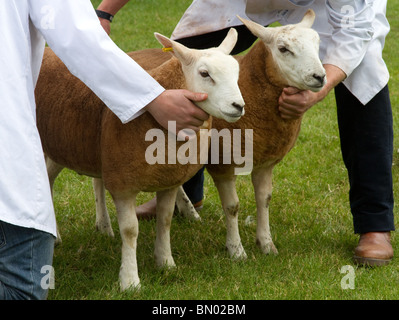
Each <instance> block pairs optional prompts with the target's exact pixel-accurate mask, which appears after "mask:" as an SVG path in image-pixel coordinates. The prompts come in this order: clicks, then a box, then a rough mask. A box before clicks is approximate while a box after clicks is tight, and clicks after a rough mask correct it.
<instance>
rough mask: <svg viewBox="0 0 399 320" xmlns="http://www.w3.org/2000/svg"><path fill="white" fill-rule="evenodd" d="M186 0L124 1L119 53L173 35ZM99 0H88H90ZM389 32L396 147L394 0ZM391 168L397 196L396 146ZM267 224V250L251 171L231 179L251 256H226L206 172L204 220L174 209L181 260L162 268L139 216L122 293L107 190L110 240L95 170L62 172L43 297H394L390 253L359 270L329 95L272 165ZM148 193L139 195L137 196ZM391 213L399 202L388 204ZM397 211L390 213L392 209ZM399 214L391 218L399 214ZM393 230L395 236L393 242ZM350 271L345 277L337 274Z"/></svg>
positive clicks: (150, 230) (116, 32) (398, 61)
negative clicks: (132, 275)
mask: <svg viewBox="0 0 399 320" xmlns="http://www.w3.org/2000/svg"><path fill="white" fill-rule="evenodd" d="M190 2H191V1H189V0H184V1H171V0H163V1H155V0H146V1H144V0H131V1H130V3H129V4H128V5H127V6H126V7H125V8H124V9H123V10H122V11H121V12H120V13H118V15H117V16H116V18H115V20H114V22H113V23H112V34H111V36H112V38H113V39H114V41H115V42H116V43H117V44H118V45H119V46H120V47H121V48H122V49H123V50H125V51H132V50H138V49H143V48H148V47H159V44H158V42H156V40H155V38H154V37H153V32H155V31H156V32H160V33H162V34H165V35H170V33H171V32H172V30H173V28H174V26H175V25H176V23H177V22H178V20H179V18H180V16H181V15H182V13H183V12H184V10H185V9H186V8H187V6H188V5H189V4H190ZM98 3H99V1H98V0H96V1H94V0H93V4H94V6H96V5H97V4H98ZM388 18H389V21H390V23H391V33H390V34H389V36H388V38H387V43H386V47H385V51H384V55H385V58H386V61H387V64H388V67H389V69H390V73H391V80H390V90H391V98H392V106H393V112H394V125H395V141H394V144H395V146H394V147H395V150H398V149H399V136H398V133H399V130H398V125H399V118H398V117H399V111H398V109H397V106H398V97H399V92H398V90H399V85H398V79H399V58H398V55H397V52H398V50H399V45H398V41H397V40H396V39H397V37H398V36H399V4H398V2H396V1H389V2H388ZM393 174H394V183H395V186H394V188H395V196H396V198H397V199H399V195H398V192H399V184H398V182H399V179H398V177H399V155H398V153H397V152H395V155H394V164H393ZM273 184H274V189H273V198H272V202H271V207H270V212H271V216H270V222H271V230H272V235H273V239H274V243H275V245H276V246H277V248H278V250H279V255H276V256H274V255H270V256H265V255H263V254H261V253H260V251H259V250H258V248H257V247H256V245H255V228H256V227H255V224H249V225H246V224H245V219H246V218H247V217H248V216H254V217H255V215H256V208H255V201H254V198H253V191H252V186H251V183H250V178H249V177H248V176H244V177H241V178H240V179H238V187H237V189H238V195H239V197H240V200H241V203H240V205H241V211H240V230H241V231H240V232H241V238H242V242H243V245H244V248H245V249H246V252H247V254H248V259H247V260H246V261H239V262H237V261H232V260H231V259H229V257H228V253H227V251H226V249H225V247H224V244H225V221H224V215H223V212H222V209H221V205H220V201H219V198H218V195H217V191H216V189H215V187H214V185H213V183H212V181H211V179H210V177H209V176H208V175H206V183H205V194H206V199H205V204H204V209H203V210H202V211H201V216H202V218H203V219H202V222H190V221H187V220H185V219H183V218H180V217H176V218H174V221H173V225H172V233H171V239H172V250H173V255H174V259H175V261H176V264H177V268H176V269H173V270H158V269H157V268H156V266H155V262H154V257H153V250H154V241H155V221H145V222H140V227H139V228H140V234H139V239H138V267H139V275H140V278H141V284H142V289H141V291H140V292H124V293H122V292H120V290H119V283H118V273H119V267H120V249H121V240H120V236H119V230H118V225H117V221H116V215H115V208H114V206H113V203H112V201H111V199H110V198H108V207H109V210H110V214H111V219H112V224H113V227H114V231H115V238H109V237H107V236H104V235H101V234H99V233H98V232H96V231H95V228H94V222H95V204H94V198H93V194H92V187H91V180H90V179H89V178H87V177H83V176H79V175H77V174H75V173H73V172H71V171H68V170H64V171H63V172H62V174H61V175H60V176H59V178H58V179H57V181H56V185H55V193H54V202H55V210H56V213H57V219H58V226H59V228H60V232H61V235H62V239H63V243H62V244H61V245H60V246H58V247H56V249H55V256H54V268H55V280H56V281H55V289H54V290H50V293H49V299H51V300H58V299H84V300H89V299H167V300H180V299H254V300H258V299H259V300H263V299H278V300H279V299H290V300H291V299H306V300H311V299H328V300H332V299H345V300H346V299H398V298H399V292H398V288H399V265H398V262H397V258H395V259H394V260H393V262H392V263H391V264H390V265H388V266H386V267H382V268H375V269H372V268H358V267H356V266H354V265H353V262H352V252H353V249H354V247H355V246H356V244H357V241H358V236H357V235H355V234H354V233H353V225H352V217H351V213H350V210H349V203H348V180H347V176H346V170H345V168H344V165H343V162H342V159H341V154H340V146H339V137H338V129H337V121H336V109H335V102H334V97H333V95H330V96H329V97H327V99H325V100H324V101H323V102H322V103H320V104H318V105H317V106H315V107H313V108H312V109H311V110H310V111H308V112H307V114H306V115H305V117H304V120H303V126H302V131H301V133H300V136H299V139H298V142H297V144H296V146H295V148H294V149H293V150H292V151H291V152H290V153H289V154H288V155H287V156H286V158H285V159H284V160H283V162H282V163H281V164H279V165H278V166H277V167H276V169H275V171H274V178H273ZM152 196H153V195H152V194H141V195H140V197H139V203H142V202H144V201H146V200H148V199H150V198H151V197H152ZM397 212H398V207H397V205H396V206H395V213H397ZM396 218H397V214H396ZM396 220H397V219H396ZM397 242H398V241H397V236H396V234H393V246H394V250H396V252H399V251H398V250H399V248H398V244H397ZM347 265H349V266H351V267H353V268H354V269H353V270H354V275H355V278H354V289H343V288H342V286H341V281H342V280H343V278H344V276H346V273H341V268H342V267H343V266H347ZM344 280H345V279H344Z"/></svg>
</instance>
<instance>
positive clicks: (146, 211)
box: [136, 197, 203, 220]
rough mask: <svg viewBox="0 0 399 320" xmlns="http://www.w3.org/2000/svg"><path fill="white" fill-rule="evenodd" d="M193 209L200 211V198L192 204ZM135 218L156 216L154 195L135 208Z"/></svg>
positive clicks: (144, 218) (142, 218)
mask: <svg viewBox="0 0 399 320" xmlns="http://www.w3.org/2000/svg"><path fill="white" fill-rule="evenodd" d="M193 206H194V208H195V210H197V212H198V211H200V210H201V209H202V207H203V205H202V200H201V201H199V202H197V203H195V204H193ZM136 215H137V219H139V220H151V219H155V218H156V216H157V198H156V197H154V198H152V199H151V200H150V201H148V202H146V203H143V204H142V205H140V206H138V207H137V208H136Z"/></svg>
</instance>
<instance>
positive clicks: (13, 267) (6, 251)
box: [0, 221, 55, 300]
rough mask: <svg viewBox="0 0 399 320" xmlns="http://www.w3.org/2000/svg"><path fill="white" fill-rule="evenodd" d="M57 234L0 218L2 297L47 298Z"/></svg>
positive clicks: (0, 297)
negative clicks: (21, 225) (18, 224)
mask: <svg viewBox="0 0 399 320" xmlns="http://www.w3.org/2000/svg"><path fill="white" fill-rule="evenodd" d="M54 240H55V237H54V236H53V235H51V234H49V233H46V232H42V231H39V230H35V229H29V228H23V227H18V226H15V225H12V224H9V223H6V222H3V221H0V300H25V299H27V300H33V299H35V300H36V299H37V300H44V299H46V298H47V292H48V287H49V281H47V280H48V278H49V272H50V269H51V268H52V267H51V266H52V260H53V251H54Z"/></svg>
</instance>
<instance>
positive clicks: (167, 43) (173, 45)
mask: <svg viewBox="0 0 399 320" xmlns="http://www.w3.org/2000/svg"><path fill="white" fill-rule="evenodd" d="M154 36H155V38H156V39H157V40H158V41H159V43H160V44H162V45H163V46H164V48H165V49H166V50H165V51H171V52H172V53H173V54H174V55H175V56H176V58H177V59H179V60H180V62H181V63H183V64H185V65H189V64H191V63H192V62H193V60H194V58H195V53H194V50H192V49H189V48H187V47H185V46H183V45H182V44H180V43H178V42H176V41H173V40H171V39H169V38H168V37H165V36H163V35H162V34H160V33H157V32H155V33H154Z"/></svg>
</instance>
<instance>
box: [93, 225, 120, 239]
mask: <svg viewBox="0 0 399 320" xmlns="http://www.w3.org/2000/svg"><path fill="white" fill-rule="evenodd" d="M96 230H97V231H99V232H100V233H102V234H105V235H108V236H110V237H112V238H114V237H115V235H114V231H113V230H112V227H111V226H109V225H104V224H101V223H96Z"/></svg>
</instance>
